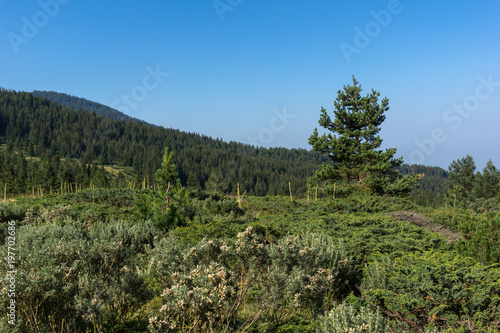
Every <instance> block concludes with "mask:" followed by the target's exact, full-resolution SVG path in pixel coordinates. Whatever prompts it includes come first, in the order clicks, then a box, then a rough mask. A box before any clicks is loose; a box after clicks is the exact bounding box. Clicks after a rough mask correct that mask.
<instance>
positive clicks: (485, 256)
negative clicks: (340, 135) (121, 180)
mask: <svg viewBox="0 0 500 333" xmlns="http://www.w3.org/2000/svg"><path fill="white" fill-rule="evenodd" d="M148 193H149V192H148V190H130V189H127V190H113V189H99V190H95V191H91V190H89V191H87V192H80V193H74V194H64V195H59V196H44V197H43V198H29V197H25V198H20V199H19V200H17V201H14V202H2V203H1V204H0V223H1V225H2V232H3V233H4V235H5V230H6V226H7V222H8V221H11V220H14V221H16V226H17V230H16V232H17V235H16V239H17V248H18V258H17V261H16V265H17V267H16V268H17V271H18V273H17V275H16V288H17V292H16V304H17V309H18V311H19V312H18V317H17V323H16V326H15V327H14V328H13V327H11V326H10V325H9V324H8V323H7V321H6V318H5V317H4V318H3V320H2V322H1V325H2V331H14V332H65V331H66V332H146V331H150V332H344V331H346V330H347V331H349V330H350V332H351V331H352V332H403V331H406V332H423V331H429V332H445V331H447V332H458V331H460V332H494V331H496V330H498V329H499V325H500V324H499V321H500V313H498V308H499V306H500V304H499V301H500V298H499V297H498V295H499V288H500V282H499V281H500V269H499V267H498V266H497V263H498V251H497V247H495V244H496V243H497V242H498V241H500V239H498V235H497V233H496V229H497V228H496V225H497V223H498V221H497V220H498V218H497V216H496V213H494V212H492V213H488V214H486V215H479V214H477V213H476V212H475V211H473V210H471V209H469V210H467V209H454V208H450V207H449V208H447V209H444V208H442V209H430V208H425V207H421V206H418V205H416V204H414V203H413V202H412V201H409V200H407V199H404V198H397V197H381V196H373V195H367V194H361V193H357V194H356V193H354V194H351V195H349V196H346V197H340V198H339V197H337V198H333V197H332V198H328V199H318V200H313V199H311V200H309V201H308V200H305V199H302V200H293V201H292V200H290V198H289V197H280V196H266V197H249V196H246V197H245V198H244V200H242V202H241V207H240V205H239V203H238V201H237V200H236V199H235V198H230V197H226V196H224V195H222V194H220V193H219V194H218V193H207V192H204V191H194V192H189V200H190V205H191V208H192V211H194V212H195V214H191V215H189V217H187V216H186V217H185V220H184V222H183V223H182V224H180V225H177V226H170V227H168V228H166V227H165V226H164V225H161V224H158V223H156V222H157V221H154V218H155V217H154V216H153V217H152V219H147V220H144V219H141V218H140V216H139V215H138V214H137V212H138V209H139V208H138V207H137V205H138V202H140V199H139V198H140V197H141V196H144V195H150V193H149V194H148ZM138 200H139V201H138ZM394 212H398V213H400V215H395V214H393V213H394ZM404 212H406V213H404ZM407 212H419V213H420V214H426V215H427V216H428V217H429V218H430V219H432V220H433V221H434V222H436V223H441V224H448V225H449V227H450V228H451V227H453V228H455V229H457V230H459V231H461V232H462V237H461V238H460V239H459V240H458V241H450V240H448V239H446V238H445V237H443V236H441V235H440V234H437V233H434V232H432V231H431V230H428V229H425V228H422V227H419V226H416V225H414V224H413V223H412V222H411V218H408V219H404V220H405V221H404V220H403V219H401V218H398V216H401V214H408V213H407ZM409 217H411V216H409ZM446 221H449V222H446ZM4 241H5V236H4V237H3V238H2V244H3V243H4ZM2 251H3V252H4V253H5V251H6V245H5V244H3V245H2ZM0 270H1V271H2V272H1V274H3V275H4V276H5V275H6V274H7V264H6V261H5V258H4V259H2V262H1V263H0ZM1 283H2V287H1V294H2V296H1V300H2V306H3V307H4V308H5V307H6V306H7V302H9V297H7V294H6V291H7V289H6V285H5V283H6V282H5V280H2V282H1Z"/></svg>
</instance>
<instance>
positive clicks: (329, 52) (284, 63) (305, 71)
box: [0, 0, 500, 168]
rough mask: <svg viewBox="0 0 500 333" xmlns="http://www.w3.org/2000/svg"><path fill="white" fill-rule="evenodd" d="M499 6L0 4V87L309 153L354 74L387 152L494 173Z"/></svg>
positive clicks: (220, 0)
mask: <svg viewBox="0 0 500 333" xmlns="http://www.w3.org/2000/svg"><path fill="white" fill-rule="evenodd" d="M499 14H500V1H499V0H484V1H477V2H472V1H440V2H431V1H423V0H422V1H419V0H413V1H412V0H401V1H394V0H390V1H373V0H372V1H367V0H366V1H365V0H363V1H349V2H348V1H343V2H341V1H326V0H317V1H311V2H306V1H290V0H288V1H282V0H277V1H272V2H271V1H260V0H255V1H250V0H216V1H212V0H204V1H187V0H183V1H180V0H179V1H177V0H169V1H156V0H151V1H143V2H139V1H130V0H123V1H119V2H118V1H116V2H111V1H94V0H87V1H78V0H41V1H31V0H28V1H23V2H18V1H17V2H13V1H2V2H1V3H0V22H1V23H0V59H1V61H0V86H3V87H6V88H10V89H15V90H23V91H32V90H53V91H58V92H64V93H68V94H71V95H75V96H79V97H84V98H87V99H90V100H94V101H97V102H100V103H103V104H106V105H110V106H111V105H112V106H115V107H116V108H118V109H119V110H121V111H124V112H126V113H127V114H129V115H130V116H133V117H137V118H141V119H144V120H146V121H148V122H151V123H154V124H158V125H162V126H165V127H172V128H178V129H181V130H184V131H188V132H197V133H202V134H206V135H209V136H212V137H218V138H222V139H224V140H226V141H238V142H244V143H251V144H257V145H262V146H266V147H270V146H282V147H287V148H298V147H300V148H306V149H310V148H311V147H310V146H309V145H308V143H307V140H308V137H309V136H310V135H311V133H312V131H313V129H314V127H317V126H318V123H317V121H318V119H319V114H320V109H321V107H322V106H323V107H325V108H326V109H327V110H328V111H330V112H331V111H333V101H334V99H335V97H336V96H337V91H338V90H339V89H341V88H342V87H343V85H346V84H351V82H352V75H355V77H356V79H357V80H358V81H359V82H360V83H361V85H362V87H363V89H364V92H365V93H368V92H369V91H371V89H372V88H373V89H375V90H377V91H379V92H380V93H381V97H388V98H389V100H390V110H389V111H388V113H387V114H386V116H387V118H386V121H385V122H384V123H383V124H382V131H381V136H382V138H383V140H384V144H383V146H384V148H390V147H396V148H397V149H398V152H397V155H398V156H403V157H404V158H405V160H406V161H407V162H411V163H420V164H426V165H438V166H442V167H445V168H446V167H447V166H448V165H449V164H450V163H451V161H452V160H455V159H458V158H462V157H464V156H465V155H467V154H470V155H471V156H473V157H474V160H475V161H476V165H477V166H478V168H482V167H484V165H485V164H486V161H487V160H488V159H492V160H493V162H494V164H495V165H496V166H497V167H498V168H500V152H499V149H498V148H497V147H498V144H497V143H498V141H499V139H500V131H499V130H498V127H499V124H500V43H499V40H500V20H498V15H499Z"/></svg>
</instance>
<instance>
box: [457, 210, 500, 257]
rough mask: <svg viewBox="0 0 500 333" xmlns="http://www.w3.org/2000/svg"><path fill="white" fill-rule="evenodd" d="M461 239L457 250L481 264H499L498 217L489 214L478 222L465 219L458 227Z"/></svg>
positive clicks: (494, 214) (499, 221) (499, 236)
mask: <svg viewBox="0 0 500 333" xmlns="http://www.w3.org/2000/svg"><path fill="white" fill-rule="evenodd" d="M460 231H461V232H462V235H463V238H461V239H459V241H458V243H457V249H458V251H459V253H461V254H463V255H464V256H467V257H471V258H474V259H475V260H476V261H478V262H480V263H482V264H492V263H500V246H499V244H500V215H499V214H498V213H493V212H489V213H487V214H485V215H484V216H483V217H482V218H481V219H480V220H479V221H478V219H472V218H466V219H464V221H463V222H462V224H461V225H460Z"/></svg>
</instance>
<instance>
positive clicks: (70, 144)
mask: <svg viewBox="0 0 500 333" xmlns="http://www.w3.org/2000/svg"><path fill="white" fill-rule="evenodd" d="M73 108H74V106H73ZM0 142H1V143H2V144H5V143H6V144H7V150H8V151H11V152H12V151H13V152H17V153H21V152H22V153H24V154H26V155H28V156H32V157H33V156H34V157H38V156H42V155H43V154H47V153H49V154H50V155H53V156H59V157H61V158H65V159H66V160H71V159H80V160H81V161H82V164H83V165H86V164H89V162H90V163H92V164H96V163H97V164H100V165H109V164H115V165H119V166H132V167H133V168H134V170H135V173H136V174H137V180H142V179H144V178H145V177H147V179H149V180H153V179H154V175H155V172H156V170H157V169H158V168H159V167H160V162H161V159H162V156H163V154H164V148H165V147H168V148H169V149H170V151H173V152H174V163H175V164H176V167H177V169H178V170H179V177H180V178H181V180H182V182H183V183H184V184H190V185H193V186H195V185H201V186H204V185H205V182H206V181H207V180H208V178H209V177H210V175H211V174H212V176H213V177H215V178H216V179H217V178H219V179H220V178H223V181H222V187H223V188H222V190H223V191H225V192H226V193H231V192H232V193H235V192H236V186H237V183H239V184H240V188H241V190H242V191H244V190H246V191H247V193H248V194H256V195H265V194H287V193H288V183H289V182H291V185H292V190H293V192H298V191H300V192H301V193H304V190H305V189H306V182H307V178H308V177H310V176H311V175H312V174H313V172H314V170H316V169H317V168H318V167H319V165H320V164H322V163H323V162H324V161H325V158H324V157H322V156H320V155H319V154H317V153H314V152H309V151H307V150H304V149H291V150H290V149H285V148H271V149H265V148H256V147H253V146H249V145H244V144H241V143H235V142H229V143H226V142H224V141H222V140H215V139H212V138H210V137H207V136H203V135H197V134H192V133H185V132H181V131H179V130H175V129H168V128H163V127H160V126H152V125H149V124H145V123H138V122H132V121H126V120H114V119H112V118H108V117H103V116H97V115H96V114H95V113H89V112H86V111H82V110H80V111H74V110H73V109H70V108H64V107H63V106H61V105H60V104H59V103H55V102H50V101H49V100H47V99H45V98H41V97H37V96H33V95H32V94H30V93H25V92H15V91H7V90H2V91H0ZM4 160H6V159H4ZM10 168H11V169H10V170H11V171H9V172H10V174H14V171H13V170H14V167H13V166H10ZM4 169H7V170H9V166H4ZM9 172H7V173H6V174H9ZM61 177H62V176H61ZM61 177H59V178H61ZM64 177H67V178H68V179H54V181H53V182H54V184H46V183H45V184H44V186H46V187H47V186H49V185H50V186H52V185H53V186H58V185H59V184H60V182H61V181H68V182H69V181H72V180H71V178H72V177H74V175H70V174H69V175H66V176H64ZM11 178H12V176H11ZM11 181H12V180H11Z"/></svg>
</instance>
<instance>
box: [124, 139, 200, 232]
mask: <svg viewBox="0 0 500 333" xmlns="http://www.w3.org/2000/svg"><path fill="white" fill-rule="evenodd" d="M156 180H157V181H158V183H159V184H160V185H159V189H158V190H157V191H154V190H153V191H150V192H149V193H146V194H141V195H138V196H137V198H136V200H135V202H134V210H135V217H136V219H138V220H149V219H151V220H153V221H154V223H155V225H156V226H157V227H158V228H159V229H162V230H168V229H172V228H175V227H178V226H183V225H184V224H186V222H187V221H188V220H190V219H192V218H193V216H194V210H193V206H192V203H191V199H190V197H189V193H188V191H187V189H186V188H185V187H183V186H182V185H181V181H180V179H178V178H177V171H176V170H175V165H174V164H173V163H172V152H170V153H169V151H168V148H165V155H164V157H163V163H162V167H161V169H158V170H157V171H156ZM175 181H177V182H176V183H175ZM172 183H174V184H172Z"/></svg>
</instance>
